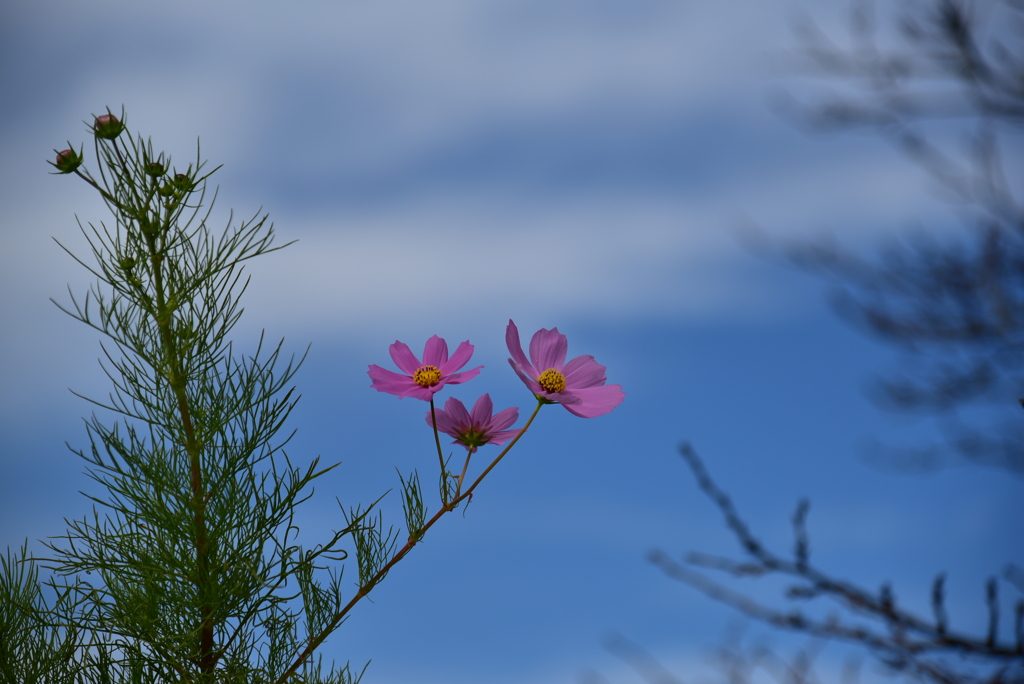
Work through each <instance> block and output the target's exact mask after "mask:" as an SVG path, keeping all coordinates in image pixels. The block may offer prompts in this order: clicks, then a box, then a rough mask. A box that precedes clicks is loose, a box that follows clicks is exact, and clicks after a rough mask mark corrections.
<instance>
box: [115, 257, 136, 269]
mask: <svg viewBox="0 0 1024 684" xmlns="http://www.w3.org/2000/svg"><path fill="white" fill-rule="evenodd" d="M118 265H119V266H120V267H121V270H122V271H131V270H132V269H133V268H135V259H132V258H131V257H125V258H123V259H121V261H119V262H118Z"/></svg>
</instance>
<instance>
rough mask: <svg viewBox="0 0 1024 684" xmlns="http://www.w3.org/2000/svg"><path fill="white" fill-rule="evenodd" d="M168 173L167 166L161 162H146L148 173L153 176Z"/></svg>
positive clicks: (157, 176)
mask: <svg viewBox="0 0 1024 684" xmlns="http://www.w3.org/2000/svg"><path fill="white" fill-rule="evenodd" d="M165 173H167V167H166V166H164V165H163V164H161V163H160V162H149V163H148V164H146V174H147V175H150V176H152V177H153V178H159V177H160V176H162V175H164V174H165Z"/></svg>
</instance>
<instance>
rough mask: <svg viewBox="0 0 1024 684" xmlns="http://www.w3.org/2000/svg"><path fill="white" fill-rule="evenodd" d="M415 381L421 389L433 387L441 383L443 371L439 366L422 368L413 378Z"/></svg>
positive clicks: (418, 369)
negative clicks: (438, 368)
mask: <svg viewBox="0 0 1024 684" xmlns="http://www.w3.org/2000/svg"><path fill="white" fill-rule="evenodd" d="M412 379H413V381H414V382H415V383H416V384H417V385H419V386H420V387H433V386H434V385H436V384H437V383H439V382H441V371H439V370H437V366H420V367H419V368H417V369H416V372H415V373H413V376H412Z"/></svg>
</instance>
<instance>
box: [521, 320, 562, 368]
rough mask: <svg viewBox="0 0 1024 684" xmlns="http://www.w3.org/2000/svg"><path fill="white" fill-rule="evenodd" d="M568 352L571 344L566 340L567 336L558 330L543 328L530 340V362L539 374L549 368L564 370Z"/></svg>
mask: <svg viewBox="0 0 1024 684" xmlns="http://www.w3.org/2000/svg"><path fill="white" fill-rule="evenodd" d="M568 350H569V342H568V341H567V340H566V339H565V335H563V334H562V333H560V332H558V328H552V329H551V330H546V329H544V328H541V329H540V330H538V331H537V332H535V333H534V334H533V338H532V339H531V340H530V360H531V361H532V362H533V367H534V368H535V369H537V371H538V374H539V373H543V372H544V371H546V370H547V369H548V368H555V369H557V370H562V366H563V365H564V364H565V354H566V352H567V351H568Z"/></svg>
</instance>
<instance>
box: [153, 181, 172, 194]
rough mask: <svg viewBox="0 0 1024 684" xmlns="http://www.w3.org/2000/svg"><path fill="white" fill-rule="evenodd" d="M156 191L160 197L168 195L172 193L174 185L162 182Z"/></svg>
mask: <svg viewBox="0 0 1024 684" xmlns="http://www.w3.org/2000/svg"><path fill="white" fill-rule="evenodd" d="M156 191H157V193H158V194H159V195H160V196H161V197H170V196H171V195H173V194H174V186H173V185H171V184H170V183H164V184H163V185H161V186H160V187H159V188H157V189H156Z"/></svg>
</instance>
